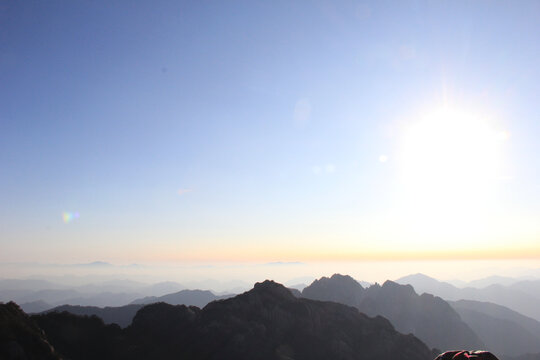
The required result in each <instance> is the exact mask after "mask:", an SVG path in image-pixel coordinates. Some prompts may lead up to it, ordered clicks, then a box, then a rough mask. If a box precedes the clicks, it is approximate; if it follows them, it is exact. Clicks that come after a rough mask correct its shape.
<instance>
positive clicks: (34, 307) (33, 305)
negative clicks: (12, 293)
mask: <svg viewBox="0 0 540 360" xmlns="http://www.w3.org/2000/svg"><path fill="white" fill-rule="evenodd" d="M19 306H20V307H21V309H23V311H24V312H25V313H27V314H33V313H40V312H42V311H45V310H49V309H51V308H53V305H51V304H49V303H46V302H45V301H42V300H38V301H31V302H27V303H24V304H20V305H19Z"/></svg>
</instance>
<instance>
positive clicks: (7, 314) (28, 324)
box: [0, 302, 60, 360]
mask: <svg viewBox="0 0 540 360" xmlns="http://www.w3.org/2000/svg"><path fill="white" fill-rule="evenodd" d="M0 359H4V360H12V359H13V360H15V359H20V360H23V359H43V360H57V359H58V360H59V359H60V356H59V355H58V354H57V353H56V352H55V350H54V349H53V347H52V346H51V345H50V344H49V342H48V341H47V338H46V337H45V334H44V333H43V331H41V329H40V328H39V327H38V326H37V325H36V324H35V323H34V321H32V320H31V319H30V317H29V316H28V315H26V314H25V313H24V312H23V311H22V309H21V308H20V307H19V306H18V305H17V304H15V303H13V302H10V303H7V304H0Z"/></svg>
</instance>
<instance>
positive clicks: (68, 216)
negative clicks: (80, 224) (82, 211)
mask: <svg viewBox="0 0 540 360" xmlns="http://www.w3.org/2000/svg"><path fill="white" fill-rule="evenodd" d="M78 218H79V213H78V212H74V213H72V212H67V211H64V212H63V213H62V220H63V221H64V223H66V224H67V223H70V222H72V221H73V220H75V219H78Z"/></svg>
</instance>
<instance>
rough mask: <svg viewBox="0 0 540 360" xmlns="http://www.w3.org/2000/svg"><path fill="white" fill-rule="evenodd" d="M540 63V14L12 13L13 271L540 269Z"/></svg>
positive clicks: (1, 239) (233, 5) (1, 141)
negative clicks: (505, 264)
mask: <svg viewBox="0 0 540 360" xmlns="http://www.w3.org/2000/svg"><path fill="white" fill-rule="evenodd" d="M539 57H540V3H539V2H537V1H525V0H524V1H519V2H513V1H398V2H389V1H373V2H370V1H366V2H363V1H271V2H268V1H245V2H244V1H228V2H223V1H197V2H188V1H159V0H158V1H151V2H143V1H129V2H128V1H107V2H99V1H77V2H73V1H47V2H43V1H24V2H23V1H13V2H4V3H2V4H1V5H0V168H1V170H0V199H1V201H0V249H1V251H0V262H2V263H21V264H24V263H47V264H77V263H85V262H92V261H98V260H99V261H108V262H111V263H115V264H131V263H138V264H195V263H196V264H201V263H202V264H224V263H232V264H235V263H263V264H264V263H270V262H302V263H310V262H322V263H324V262H337V263H339V262H347V263H355V262H377V261H379V262H381V261H384V262H385V264H387V262H392V261H427V260H429V261H439V260H451V261H454V260H461V259H466V260H504V261H507V260H508V261H514V262H515V264H518V263H519V262H520V261H524V262H525V261H526V262H527V264H529V265H530V264H533V265H532V266H533V267H534V265H535V264H536V265H537V266H536V267H538V268H540V241H539V240H540V221H538V219H539V218H540V186H539V181H538V179H539V170H540V160H539V158H538V154H539V153H540V142H539V141H538V135H539V134H540V107H539V105H538V104H540V98H539V94H540V81H539V80H540V67H538V58H539ZM385 266H386V265H385Z"/></svg>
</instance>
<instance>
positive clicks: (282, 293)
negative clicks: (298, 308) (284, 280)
mask: <svg viewBox="0 0 540 360" xmlns="http://www.w3.org/2000/svg"><path fill="white" fill-rule="evenodd" d="M248 293H256V294H265V295H270V296H272V297H278V298H283V299H295V297H294V295H293V294H292V293H291V291H290V290H289V289H287V288H286V287H285V286H283V285H281V284H279V283H277V282H275V281H273V280H265V281H263V282H258V283H255V285H254V286H253V289H252V290H250V291H248Z"/></svg>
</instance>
